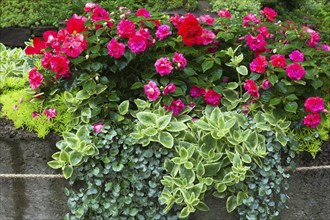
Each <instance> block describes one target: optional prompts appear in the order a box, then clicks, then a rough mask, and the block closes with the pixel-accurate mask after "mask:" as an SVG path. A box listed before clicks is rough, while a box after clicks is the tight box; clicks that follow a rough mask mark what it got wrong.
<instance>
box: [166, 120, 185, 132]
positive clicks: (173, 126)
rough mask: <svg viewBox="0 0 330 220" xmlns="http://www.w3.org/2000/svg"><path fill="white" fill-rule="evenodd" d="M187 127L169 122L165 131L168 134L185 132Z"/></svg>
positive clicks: (179, 123) (181, 123)
mask: <svg viewBox="0 0 330 220" xmlns="http://www.w3.org/2000/svg"><path fill="white" fill-rule="evenodd" d="M186 129H187V126H186V125H185V124H184V123H183V122H170V123H169V125H168V126H167V128H166V130H167V131H169V132H179V131H183V130H186Z"/></svg>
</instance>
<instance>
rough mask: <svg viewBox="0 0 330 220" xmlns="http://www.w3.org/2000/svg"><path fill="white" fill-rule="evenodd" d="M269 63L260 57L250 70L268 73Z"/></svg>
mask: <svg viewBox="0 0 330 220" xmlns="http://www.w3.org/2000/svg"><path fill="white" fill-rule="evenodd" d="M267 66H268V61H267V59H266V57H265V56H260V55H259V56H258V57H257V58H255V59H254V60H253V61H252V62H251V63H250V70H251V71H252V72H256V73H263V72H265V71H266V68H267Z"/></svg>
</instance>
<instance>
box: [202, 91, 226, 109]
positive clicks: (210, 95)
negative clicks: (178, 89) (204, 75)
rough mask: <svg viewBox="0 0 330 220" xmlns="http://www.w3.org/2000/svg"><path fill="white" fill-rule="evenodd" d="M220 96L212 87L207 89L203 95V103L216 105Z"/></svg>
mask: <svg viewBox="0 0 330 220" xmlns="http://www.w3.org/2000/svg"><path fill="white" fill-rule="evenodd" d="M221 98H222V96H221V95H220V94H219V93H217V92H215V91H213V90H212V89H210V90H208V91H207V92H206V93H205V95H204V101H205V103H206V104H208V105H213V106H218V105H219V102H220V100H221Z"/></svg>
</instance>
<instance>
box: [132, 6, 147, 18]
mask: <svg viewBox="0 0 330 220" xmlns="http://www.w3.org/2000/svg"><path fill="white" fill-rule="evenodd" d="M135 16H142V17H145V18H150V12H149V11H148V10H147V9H145V8H139V9H138V10H137V11H136V13H135Z"/></svg>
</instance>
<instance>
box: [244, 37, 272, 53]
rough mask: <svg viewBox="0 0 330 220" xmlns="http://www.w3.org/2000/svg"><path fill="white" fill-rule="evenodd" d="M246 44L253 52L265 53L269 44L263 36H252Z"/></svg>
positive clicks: (247, 39)
mask: <svg viewBox="0 0 330 220" xmlns="http://www.w3.org/2000/svg"><path fill="white" fill-rule="evenodd" d="M245 40H246V44H247V45H248V46H249V48H250V49H251V50H253V51H265V50H266V49H265V46H267V42H266V40H265V38H264V36H263V35H261V34H258V35H257V36H256V37H253V36H252V35H251V34H250V35H248V36H247V37H246V38H245Z"/></svg>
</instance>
